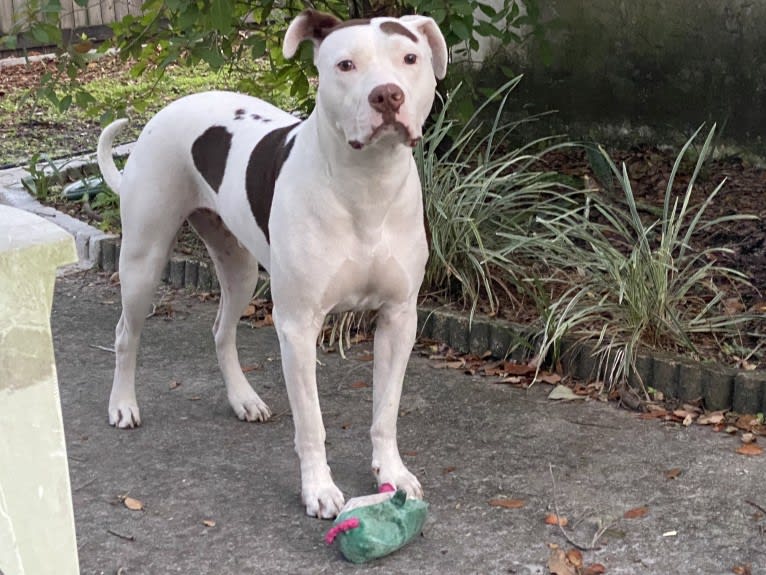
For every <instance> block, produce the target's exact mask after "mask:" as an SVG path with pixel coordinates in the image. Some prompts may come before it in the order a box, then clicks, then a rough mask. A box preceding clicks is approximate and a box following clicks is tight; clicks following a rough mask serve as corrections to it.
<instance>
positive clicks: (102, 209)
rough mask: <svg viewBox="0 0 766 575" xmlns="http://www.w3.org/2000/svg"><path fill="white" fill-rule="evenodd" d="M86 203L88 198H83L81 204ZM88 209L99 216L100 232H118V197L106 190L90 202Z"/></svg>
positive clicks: (119, 224) (119, 225)
mask: <svg viewBox="0 0 766 575" xmlns="http://www.w3.org/2000/svg"><path fill="white" fill-rule="evenodd" d="M87 201H88V196H87V195H86V196H83V202H87ZM90 207H91V208H92V209H93V210H95V211H96V212H97V213H98V214H99V215H100V216H101V221H100V222H99V224H98V227H99V228H100V229H101V230H103V231H109V232H112V233H119V232H120V230H121V228H122V226H121V223H120V196H118V195H117V194H115V193H114V192H113V191H112V190H110V189H107V190H106V191H103V192H99V193H98V194H96V197H95V198H93V201H91V202H90Z"/></svg>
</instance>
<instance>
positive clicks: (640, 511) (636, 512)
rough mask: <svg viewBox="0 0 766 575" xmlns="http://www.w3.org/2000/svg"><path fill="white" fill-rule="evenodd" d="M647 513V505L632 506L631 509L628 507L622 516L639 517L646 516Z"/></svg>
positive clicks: (627, 517)
mask: <svg viewBox="0 0 766 575" xmlns="http://www.w3.org/2000/svg"><path fill="white" fill-rule="evenodd" d="M648 514H649V508H648V507H634V508H633V509H628V510H627V511H626V512H625V513H624V514H623V517H624V518H625V519H640V518H641V517H646V516H647V515H648Z"/></svg>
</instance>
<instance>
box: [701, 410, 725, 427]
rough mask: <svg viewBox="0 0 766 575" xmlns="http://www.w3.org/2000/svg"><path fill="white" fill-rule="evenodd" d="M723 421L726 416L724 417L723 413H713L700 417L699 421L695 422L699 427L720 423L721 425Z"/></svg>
mask: <svg viewBox="0 0 766 575" xmlns="http://www.w3.org/2000/svg"><path fill="white" fill-rule="evenodd" d="M725 420H726V415H724V412H723V411H713V412H711V413H706V414H704V415H700V417H699V419H698V420H697V423H699V424H700V425H719V424H720V423H723V422H724V421H725Z"/></svg>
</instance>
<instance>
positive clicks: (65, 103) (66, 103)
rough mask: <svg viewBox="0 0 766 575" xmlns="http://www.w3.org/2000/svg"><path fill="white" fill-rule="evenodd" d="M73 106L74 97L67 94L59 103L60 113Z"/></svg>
mask: <svg viewBox="0 0 766 575" xmlns="http://www.w3.org/2000/svg"><path fill="white" fill-rule="evenodd" d="M71 105H72V96H71V94H67V95H66V96H64V97H63V98H61V100H59V103H58V109H59V112H66V111H67V110H68V109H69V107H70V106H71Z"/></svg>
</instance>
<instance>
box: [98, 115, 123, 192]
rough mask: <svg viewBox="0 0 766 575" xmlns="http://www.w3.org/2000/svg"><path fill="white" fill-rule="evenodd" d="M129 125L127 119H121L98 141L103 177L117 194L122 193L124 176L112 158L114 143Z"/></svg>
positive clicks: (108, 127) (111, 125)
mask: <svg viewBox="0 0 766 575" xmlns="http://www.w3.org/2000/svg"><path fill="white" fill-rule="evenodd" d="M127 123H128V120H127V118H120V119H119V120H115V121H114V122H112V123H111V124H109V125H108V126H107V127H106V128H104V131H103V132H101V136H100V137H99V139H98V151H97V157H98V167H99V168H100V169H101V175H102V176H103V178H104V181H105V182H106V183H107V185H108V186H109V187H110V188H112V190H113V191H114V192H115V193H116V194H119V193H120V181H121V180H122V174H120V170H118V169H117V166H116V165H115V163H114V158H113V157H112V142H114V137H115V136H116V135H117V133H118V132H119V131H120V130H122V127H123V126H124V125H125V124H127Z"/></svg>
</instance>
